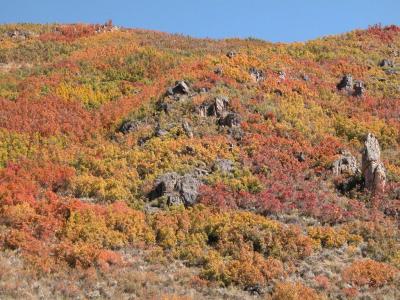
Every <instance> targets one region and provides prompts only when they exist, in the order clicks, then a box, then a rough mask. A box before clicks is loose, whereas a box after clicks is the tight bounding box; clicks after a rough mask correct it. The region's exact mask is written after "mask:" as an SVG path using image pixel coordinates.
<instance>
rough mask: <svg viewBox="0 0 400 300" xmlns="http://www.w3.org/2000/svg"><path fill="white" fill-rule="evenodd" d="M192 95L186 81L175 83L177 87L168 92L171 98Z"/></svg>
mask: <svg viewBox="0 0 400 300" xmlns="http://www.w3.org/2000/svg"><path fill="white" fill-rule="evenodd" d="M189 93H190V88H189V86H188V84H187V83H186V82H185V81H177V82H176V83H175V86H173V87H170V88H169V89H168V90H167V94H168V95H169V96H175V95H187V94H189Z"/></svg>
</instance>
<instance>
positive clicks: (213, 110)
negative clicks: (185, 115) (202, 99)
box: [199, 96, 229, 117]
mask: <svg viewBox="0 0 400 300" xmlns="http://www.w3.org/2000/svg"><path fill="white" fill-rule="evenodd" d="M228 105H229V99H228V97H225V96H218V97H216V98H215V99H214V100H213V101H212V102H211V103H203V104H202V105H201V106H200V108H199V113H200V115H201V116H202V117H221V116H223V115H224V113H225V112H227V110H228Z"/></svg>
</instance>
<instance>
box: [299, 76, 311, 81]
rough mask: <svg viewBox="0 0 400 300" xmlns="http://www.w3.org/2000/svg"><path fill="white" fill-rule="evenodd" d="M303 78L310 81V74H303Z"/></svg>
mask: <svg viewBox="0 0 400 300" xmlns="http://www.w3.org/2000/svg"><path fill="white" fill-rule="evenodd" d="M301 79H303V80H304V81H309V80H310V76H308V75H307V74H301Z"/></svg>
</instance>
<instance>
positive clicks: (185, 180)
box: [149, 172, 201, 206]
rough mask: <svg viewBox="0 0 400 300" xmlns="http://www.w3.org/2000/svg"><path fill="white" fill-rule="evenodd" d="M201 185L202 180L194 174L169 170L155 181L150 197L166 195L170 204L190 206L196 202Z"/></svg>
mask: <svg viewBox="0 0 400 300" xmlns="http://www.w3.org/2000/svg"><path fill="white" fill-rule="evenodd" d="M200 185H201V181H200V180H199V179H198V178H197V177H196V176H195V175H193V174H185V175H183V176H181V175H179V174H177V173H175V172H169V173H166V174H164V175H162V176H160V177H159V178H158V179H157V180H156V181H155V183H154V189H153V191H152V192H151V193H150V195H149V197H150V198H151V199H155V198H159V197H162V196H165V197H167V204H168V205H179V204H184V205H186V206H189V205H193V204H195V203H196V201H197V198H198V195H199V187H200Z"/></svg>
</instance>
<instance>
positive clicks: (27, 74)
mask: <svg viewBox="0 0 400 300" xmlns="http://www.w3.org/2000/svg"><path fill="white" fill-rule="evenodd" d="M0 41H1V43H0V227H1V230H0V249H1V256H0V263H2V264H6V262H7V261H9V262H10V261H12V260H11V258H10V257H14V258H15V259H19V260H21V266H20V267H18V268H19V269H18V270H19V271H18V272H22V271H21V270H23V274H24V276H28V275H27V274H29V276H32V278H36V279H37V278H42V279H43V278H50V279H51V278H53V279H54V278H58V277H57V276H61V277H62V276H64V277H63V278H64V279H65V278H67V279H66V280H64V281H63V282H65V286H62V287H60V289H59V290H63V291H65V295H64V296H65V298H68V297H71V298H73V297H76V296H77V295H83V294H82V293H84V292H83V291H85V289H86V288H87V287H85V286H84V284H83V283H82V282H86V281H85V280H88V281H90V280H89V279H88V278H92V279H93V278H95V279H93V280H94V281H96V280H98V281H99V282H100V281H101V280H102V279H104V278H108V277H110V278H111V277H112V276H115V278H117V279H116V280H117V281H118V280H119V279H118V276H119V275H118V276H117V275H115V274H120V273H119V272H121V274H125V275H126V274H127V272H128V273H129V272H131V271H132V270H135V272H138V273H140V274H148V273H146V272H144V271H143V272H142V271H141V270H142V269H143V268H145V267H144V266H143V265H140V263H143V264H145V265H146V268H151V270H152V272H155V273H157V274H158V275H160V274H164V273H162V272H161V271H159V270H166V271H165V272H172V266H173V265H174V264H181V267H179V268H178V269H179V270H180V271H179V272H182V274H183V275H182V274H180V276H182V277H185V278H188V280H187V281H184V283H182V284H181V283H180V282H179V285H182V286H181V288H182V289H186V290H188V286H190V287H193V288H194V289H196V291H197V292H198V293H200V295H202V296H203V297H205V295H208V294H207V293H208V292H207V289H208V291H213V293H214V294H213V295H214V296H215V295H216V294H215V293H218V291H220V290H219V289H223V290H224V291H237V292H238V293H243V294H240V295H247V296H250V294H252V295H253V296H254V297H267V298H268V297H272V299H325V298H333V299H334V298H343V297H349V298H351V297H358V296H359V297H372V298H377V296H378V295H380V294H382V293H386V292H387V291H388V290H391V291H392V294H388V295H389V296H388V297H389V298H388V299H390V297H392V296H393V295H396V293H400V291H399V286H400V285H399V268H400V243H399V240H400V233H399V229H398V222H399V220H400V204H399V203H400V202H399V201H400V200H399V199H400V194H399V193H400V192H399V191H400V160H399V157H398V153H399V146H400V139H399V134H400V123H399V119H398V116H399V113H400V110H399V107H400V106H399V104H400V94H399V89H398V87H399V85H400V77H399V75H398V74H399V73H400V69H399V68H398V65H399V64H400V60H399V58H398V57H399V50H398V49H399V48H400V29H399V27H397V26H388V27H382V26H379V25H376V26H371V27H370V28H369V29H368V30H356V31H352V32H349V33H347V34H344V35H340V36H331V37H327V38H323V39H318V40H314V41H309V42H307V43H301V44H300V43H293V44H272V43H268V42H264V41H259V40H255V39H246V40H238V39H230V40H221V41H214V40H209V39H192V38H189V37H183V36H179V35H168V34H164V33H160V32H153V31H145V30H132V29H126V28H119V27H116V26H113V25H112V23H111V22H107V23H106V24H103V25H89V24H69V25H60V24H51V25H34V24H14V25H1V26H0ZM229 51H233V52H234V53H235V55H232V56H231V57H228V56H227V55H226V54H227V53H228V52H229ZM384 59H386V60H388V61H390V62H386V63H385V64H384V65H382V61H383V60H384ZM251 70H253V71H254V70H259V71H262V72H260V74H262V79H261V80H258V81H257V80H255V77H254V74H253V75H251V72H250V71H251ZM344 74H352V75H353V77H354V79H357V80H362V81H363V82H364V83H365V87H366V90H365V93H364V95H363V96H362V97H355V96H352V95H348V94H346V93H343V92H340V91H338V90H337V88H336V85H337V83H338V82H339V81H340V79H341V78H342V76H343V75H344ZM180 80H184V81H185V83H187V85H188V87H189V89H190V92H189V93H188V94H187V95H186V94H185V95H180V96H179V97H177V98H174V95H170V92H169V91H168V88H169V87H173V86H174V85H175V82H176V81H180ZM217 97H226V98H227V99H228V103H229V104H227V108H226V109H227V110H229V112H230V113H233V114H235V115H237V116H239V117H240V126H227V125H224V124H222V123H221V122H222V121H223V120H222V121H221V115H223V114H222V113H220V112H218V113H217V112H215V111H214V112H212V111H211V109H209V110H208V111H207V112H206V115H205V116H204V115H203V116H202V115H201V113H200V111H201V108H202V107H203V108H204V107H205V105H210V103H214V102H215V99H216V98H217ZM213 101H214V102H213ZM127 122H128V123H129V124H130V127H129V128H130V129H129V130H127V131H124V130H122V129H121V128H123V125H124V124H126V123H127ZM185 122H186V123H187V125H188V126H186V128H185V126H183V124H184V123H185ZM187 127H190V130H191V132H188V129H187ZM190 130H189V131H190ZM368 132H371V133H373V134H374V135H375V136H376V137H377V139H378V140H379V143H380V145H381V147H382V154H381V156H382V159H383V162H384V164H385V167H386V172H387V185H386V186H387V188H386V191H385V193H384V194H382V195H377V196H375V197H373V196H371V195H370V194H369V193H368V192H367V191H365V189H364V187H363V179H362V177H361V175H356V176H349V175H348V174H339V175H337V174H336V175H334V174H333V172H332V164H333V162H334V161H335V160H336V159H338V158H339V157H340V153H341V151H342V150H346V151H349V152H350V153H352V155H354V156H355V157H356V159H357V160H358V161H360V159H361V155H359V151H360V150H361V148H362V145H363V139H364V136H365V135H366V134H367V133H368ZM221 161H222V162H224V163H226V164H228V165H229V166H228V167H226V168H225V169H224V168H223V167H222V168H219V167H218V162H221ZM171 172H175V173H176V174H179V176H182V175H185V174H194V173H196V172H197V173H200V174H201V184H199V189H198V195H197V194H196V196H198V197H197V198H196V201H195V202H196V203H195V204H194V205H186V206H184V205H176V206H170V205H169V204H170V203H169V202H171V201H170V199H168V197H167V196H166V195H162V196H161V197H155V198H154V197H150V195H152V192H153V193H154V188H155V187H154V185H155V182H156V180H157V178H159V177H160V176H161V175H163V174H166V173H171ZM174 188H175V187H174ZM179 196H182V195H179ZM139 265H140V268H142V269H140V268H139ZM13 268H15V270H17V267H11V269H10V270H11V271H10V272H9V273H8V274H13V271H14V269H13ZM163 268H164V269H163ZM170 269H171V270H170ZM127 270H128V271H127ZM183 270H186V271H185V272H188V273H183V272H184V271H183ZM179 272H178V273H179ZM14 273H15V272H14ZM149 273H150V271H149ZM2 274H3V273H1V272H0V278H2V280H3V278H6V277H7V276H6V275H7V274H6V273H5V271H4V274H6V275H4V274H3V275H2ZM18 274H19V273H18ZM111 274H113V275H111ZM129 274H130V275H129ZM129 274H128V275H126V276H127V277H126V278H125V279H123V280H122V279H121V281H118V283H117V285H118V288H119V287H120V286H124V288H123V292H121V293H125V294H123V295H122V296H121V295H120V294H118V295H117V294H114V296H115V298H119V297H121V298H123V296H126V295H128V294H133V293H136V295H137V296H138V297H140V296H143V297H144V298H145V295H144V294H143V293H144V292H143V291H142V292H143V293H142V294H140V293H139V292H140V290H141V289H144V290H150V287H149V286H146V282H147V281H149V282H151V283H152V284H154V285H155V286H156V287H157V288H156V290H157V289H158V287H160V286H162V285H169V284H170V283H171V282H168V283H167V284H166V283H165V282H164V283H162V280H161V281H160V280H158V279H157V280H156V279H154V278H153V277H151V276H149V277H151V278H150V279H151V280H148V278H144V277H140V276H139V275H137V274H136V273H135V274H134V275H135V276H136V277H135V276H134V275H132V274H131V273H129ZM175 275H176V274H175ZM178 275H179V274H178ZM2 276H3V277H2ZM9 276H11V275H9ZM121 276H122V275H121ZM130 276H133V277H134V279H132V278H131V277H130ZM143 276H144V275H143ZM160 276H161V275H160ZM162 276H164V275H162ZM164 277H165V278H167V276H164ZM172 277H173V276H172ZM178 277H179V276H178ZM82 278H86V279H85V280H83V279H82ZM138 278H139V279H138ZM157 278H158V277H157ZM168 278H169V277H168ZM36 279H35V280H36ZM68 280H69V281H68ZM12 281H13V280H12ZM142 282H143V283H142ZM136 283H137V284H136ZM139 283H140V284H139ZM60 284H61V283H60ZM110 286H111V284H110ZM109 288H110V287H109ZM110 289H111V288H110ZM3 290H7V289H6V287H3V286H0V295H2V294H1V293H2V291H3ZM8 290H9V291H12V290H13V288H10V287H8ZM54 290H57V288H54ZM119 290H121V289H120V288H119ZM4 293H5V292H4ZM182 295H184V294H182ZM185 295H186V294H185ZM397 295H398V294H397ZM17 296H19V297H20V298H21V297H22V298H24V297H27V296H26V294H25V295H17ZM95 296H96V295H95ZM101 296H102V297H105V298H107V297H109V298H110V297H111V298H112V296H110V295H108V296H107V295H106V294H105V293H103V294H101ZM151 296H152V297H155V298H157V297H158V298H162V297H165V298H166V299H170V298H171V299H175V298H176V299H178V296H177V297H175V296H174V294H171V295H167V296H165V295H162V294H161V293H160V294H152V295H151ZM220 296H221V294H220ZM253 296H252V297H253ZM149 297H150V296H149ZM183 297H184V296H183ZM215 297H217V296H215ZM240 297H241V296H238V298H240ZM393 297H394V296H393ZM0 298H2V297H1V296H0ZM5 298H7V297H6V296H5ZM84 298H90V296H89V295H86V294H85V296H84ZM127 298H128V297H127ZM179 299H180V298H179Z"/></svg>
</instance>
